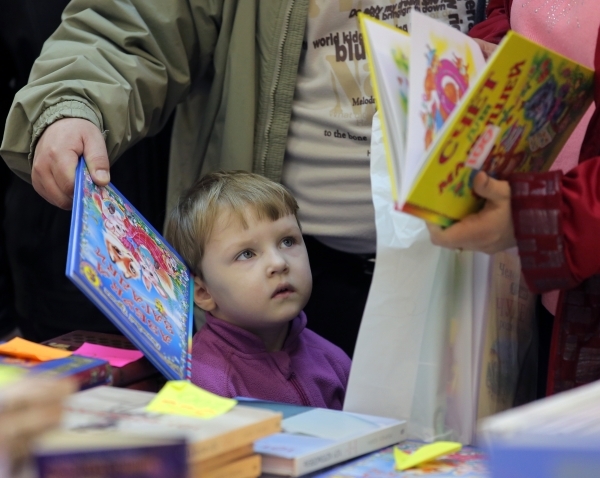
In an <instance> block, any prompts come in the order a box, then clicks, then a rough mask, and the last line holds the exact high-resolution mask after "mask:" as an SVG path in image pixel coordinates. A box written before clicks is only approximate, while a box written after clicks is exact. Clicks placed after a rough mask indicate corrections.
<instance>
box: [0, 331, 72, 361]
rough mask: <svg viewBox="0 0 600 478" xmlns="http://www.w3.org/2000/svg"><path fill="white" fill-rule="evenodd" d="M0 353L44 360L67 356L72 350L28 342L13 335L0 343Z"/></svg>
mask: <svg viewBox="0 0 600 478" xmlns="http://www.w3.org/2000/svg"><path fill="white" fill-rule="evenodd" d="M0 354H2V355H10V356H11V357H18V358H26V359H32V360H39V361H41V362H46V361H48V360H54V359H59V358H65V357H69V356H70V355H72V354H73V352H68V351H66V350H60V349H55V348H53V347H48V346H46V345H40V344H36V343H35V342H30V341H29V340H25V339H22V338H21V337H15V338H14V339H12V340H9V341H8V342H6V343H4V344H0Z"/></svg>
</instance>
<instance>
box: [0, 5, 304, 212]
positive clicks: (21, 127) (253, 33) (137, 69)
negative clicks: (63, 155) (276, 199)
mask: <svg viewBox="0 0 600 478" xmlns="http://www.w3.org/2000/svg"><path fill="white" fill-rule="evenodd" d="M308 3H309V2H308V0H279V1H278V0H114V1H100V2H99V1H97V0H73V1H72V2H71V3H70V4H69V6H68V7H67V8H66V10H65V12H64V14H63V21H62V24H61V25H60V27H59V28H58V30H57V31H56V32H55V33H54V34H53V35H52V37H51V38H50V39H49V40H48V41H47V42H46V44H45V45H44V48H43V50H42V53H41V55H40V57H39V58H38V60H37V61H36V63H35V65H34V66H33V69H32V71H31V76H30V81H29V83H28V85H27V86H26V87H25V88H23V89H22V90H21V91H19V92H18V93H17V95H16V97H15V100H14V103H13V105H12V108H11V111H10V113H9V116H8V119H7V123H6V130H5V134H4V140H3V142H2V146H1V147H0V154H2V156H3V157H4V159H5V160H6V162H7V164H8V165H9V166H10V167H11V168H12V169H13V171H15V172H16V173H17V174H18V175H19V176H21V177H22V178H24V179H26V180H30V174H31V164H30V162H31V159H32V157H33V151H34V148H35V144H36V141H37V139H38V138H39V136H40V135H41V134H42V132H43V131H44V128H46V127H47V126H48V125H50V124H52V122H54V121H56V120H58V119H60V118H63V117H79V118H85V119H88V120H90V121H92V122H93V123H94V124H96V125H97V126H98V127H99V128H100V129H101V130H102V131H103V132H104V135H105V138H106V145H107V149H108V155H109V158H110V160H111V163H112V162H114V161H115V160H116V159H117V158H118V157H119V155H120V154H121V153H123V151H125V150H126V149H127V148H128V147H129V146H131V145H132V144H134V143H135V142H137V141H139V140H140V139H141V138H143V137H144V136H146V135H152V134H153V133H156V132H157V131H159V130H160V128H161V127H162V126H163V125H164V124H165V122H166V121H167V119H168V118H169V116H170V114H171V113H172V111H173V110H174V109H176V110H177V111H176V117H175V124H174V129H173V139H172V146H171V154H170V156H171V158H170V166H169V168H170V169H169V197H168V207H171V206H172V205H173V204H174V202H175V201H176V198H177V196H178V195H179V193H180V192H181V191H182V189H184V188H186V187H188V186H190V185H191V183H192V182H193V181H194V180H195V179H196V178H197V177H198V176H200V175H201V174H204V173H205V172H207V171H210V170H214V169H219V168H223V169H245V170H251V171H254V172H257V173H260V174H263V175H266V176H267V177H269V178H272V179H274V180H280V178H281V170H282V163H283V157H284V153H285V147H286V140H287V132H288V126H289V121H290V116H291V106H292V101H293V97H294V89H295V85H296V75H297V71H298V62H299V58H300V52H301V49H302V40H303V38H304V31H305V27H306V20H307V14H308Z"/></svg>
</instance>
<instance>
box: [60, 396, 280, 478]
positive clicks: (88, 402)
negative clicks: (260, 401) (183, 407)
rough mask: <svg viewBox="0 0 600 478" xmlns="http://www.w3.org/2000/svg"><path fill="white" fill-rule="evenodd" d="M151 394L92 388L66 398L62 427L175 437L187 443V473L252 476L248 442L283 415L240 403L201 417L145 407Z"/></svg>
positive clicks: (254, 458)
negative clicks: (216, 414)
mask: <svg viewBox="0 0 600 478" xmlns="http://www.w3.org/2000/svg"><path fill="white" fill-rule="evenodd" d="M155 396H156V394H154V393H150V392H142V391H137V390H129V389H124V388H114V387H96V388H91V389H89V390H85V391H83V392H79V393H76V394H74V395H72V396H71V397H69V399H68V400H67V402H66V404H65V406H64V413H63V421H62V428H63V429H65V430H71V431H73V432H76V433H82V434H89V433H94V431H95V430H111V431H116V432H123V433H128V434H133V435H142V436H159V437H178V438H184V439H186V441H187V443H188V466H189V469H190V470H191V476H202V477H204V476H208V477H213V478H219V477H221V476H222V477H225V476H229V477H231V478H234V477H237V478H254V477H256V476H258V474H260V457H259V456H258V455H257V454H256V452H255V451H253V449H252V446H251V445H252V444H253V443H254V442H255V441H256V440H259V439H260V438H263V437H265V436H267V435H270V434H272V433H276V432H278V431H280V430H281V413H277V412H274V411H271V410H259V409H256V408H252V407H248V406H245V405H244V404H238V405H236V406H235V407H233V409H231V410H230V411H228V412H226V413H224V414H222V415H219V416H217V417H214V418H211V419H210V420H205V419H202V418H195V417H189V416H180V415H166V414H159V413H153V412H149V411H147V410H146V406H147V405H148V404H149V403H150V401H151V400H152V399H153V398H154V397H155Z"/></svg>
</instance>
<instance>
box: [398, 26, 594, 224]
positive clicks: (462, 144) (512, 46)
mask: <svg viewBox="0 0 600 478" xmlns="http://www.w3.org/2000/svg"><path fill="white" fill-rule="evenodd" d="M593 75H594V72H593V71H592V70H590V69H588V68H585V67H584V66H582V65H579V64H577V63H575V62H573V61H571V60H569V59H567V58H565V57H563V56H561V55H559V54H557V53H555V52H552V51H550V50H547V49H546V48H544V47H541V46H540V45H537V44H536V43H534V42H532V41H530V40H528V39H526V38H524V37H522V36H520V35H519V34H517V33H515V32H512V31H511V32H509V33H508V34H507V36H506V37H505V39H504V40H503V41H502V43H501V44H500V46H499V47H498V48H497V50H496V51H495V52H494V54H493V55H492V57H491V58H490V61H489V63H488V65H486V68H485V69H484V70H483V72H482V74H481V76H480V77H479V78H478V80H477V82H475V83H474V84H473V86H472V87H471V88H470V89H469V92H468V93H467V95H465V97H464V98H463V100H462V101H461V103H460V105H459V106H458V107H457V111H456V113H455V114H454V115H453V116H452V117H451V118H450V119H449V121H448V124H447V125H445V127H444V130H443V131H442V132H441V133H440V136H439V138H438V139H437V141H436V142H435V144H434V145H433V147H432V149H431V151H430V153H429V154H428V159H427V161H426V163H425V166H424V167H423V169H422V170H421V172H420V173H419V175H418V176H417V179H416V181H415V183H414V185H413V187H412V189H411V192H410V193H409V195H408V197H407V200H406V202H405V204H404V205H403V207H402V209H403V210H404V211H405V212H408V213H410V214H414V215H416V216H419V217H422V218H423V219H426V220H428V221H431V222H434V223H437V224H440V225H443V226H447V225H450V224H452V223H453V222H454V221H457V220H459V219H461V218H463V217H464V216H466V215H468V214H470V213H472V212H475V211H477V210H478V209H479V207H480V206H481V201H480V200H479V199H478V198H477V197H476V196H475V194H474V193H473V191H472V187H471V186H472V179H473V177H474V175H475V173H476V172H477V171H478V170H484V171H487V172H488V173H489V174H490V175H492V176H493V177H497V178H501V179H502V178H505V177H507V176H508V174H510V173H511V172H519V171H544V170H547V169H548V168H549V167H550V165H551V164H552V162H553V161H554V159H555V158H556V156H557V155H558V153H559V152H560V150H561V149H562V147H563V145H564V143H565V142H566V140H567V138H568V137H569V135H570V134H571V132H572V131H573V129H574V128H575V126H576V125H577V123H578V122H579V120H580V119H581V117H582V116H583V114H584V113H585V111H586V110H587V108H588V106H589V105H590V103H591V101H592V86H593Z"/></svg>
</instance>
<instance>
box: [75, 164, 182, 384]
mask: <svg viewBox="0 0 600 478" xmlns="http://www.w3.org/2000/svg"><path fill="white" fill-rule="evenodd" d="M66 275H67V277H69V279H71V280H72V281H73V283H74V284H75V285H76V286H77V287H78V288H79V289H80V290H81V291H82V292H83V293H84V294H85V295H86V296H87V297H88V298H89V299H90V300H91V301H92V302H93V303H94V304H95V305H96V306H97V307H98V308H99V309H100V310H102V312H104V314H105V315H106V316H107V317H108V318H109V319H110V320H111V321H112V322H113V323H114V324H115V326H116V327H117V328H118V329H119V330H120V331H121V332H122V333H123V335H125V336H126V337H127V338H128V339H129V340H130V341H131V342H132V343H133V344H134V345H135V346H136V348H137V349H138V350H140V351H141V352H142V353H143V354H144V356H145V357H146V358H147V359H148V360H149V361H150V362H152V364H153V365H154V366H155V367H156V368H157V369H158V370H159V371H160V372H161V373H162V374H163V375H164V376H165V377H166V378H168V379H171V380H185V379H189V378H190V377H191V344H192V323H193V302H192V299H193V297H192V296H193V280H192V279H191V273H190V270H189V269H188V268H187V266H186V265H185V263H184V262H183V260H182V259H181V257H180V256H179V255H178V254H177V252H176V251H175V250H174V249H173V248H172V247H171V246H170V245H169V244H168V243H167V242H166V241H165V239H164V238H163V237H162V236H161V235H160V234H159V233H158V232H157V231H156V229H154V228H153V227H152V225H151V224H150V223H149V222H148V221H147V220H146V219H144V217H143V216H142V215H141V214H140V213H139V212H138V211H137V210H136V209H135V207H133V205H132V204H131V203H130V202H129V201H128V200H127V199H126V198H125V197H124V196H123V195H122V194H121V193H120V192H119V191H118V190H117V189H116V188H115V187H114V186H113V185H111V184H109V185H107V186H104V187H99V186H97V185H96V184H94V183H93V181H92V179H91V176H90V174H89V172H88V170H87V167H86V165H85V161H84V160H83V158H82V159H80V161H79V165H78V167H77V171H76V176H75V192H74V197H73V214H72V218H71V233H70V238H69V252H68V258H67V270H66Z"/></svg>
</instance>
